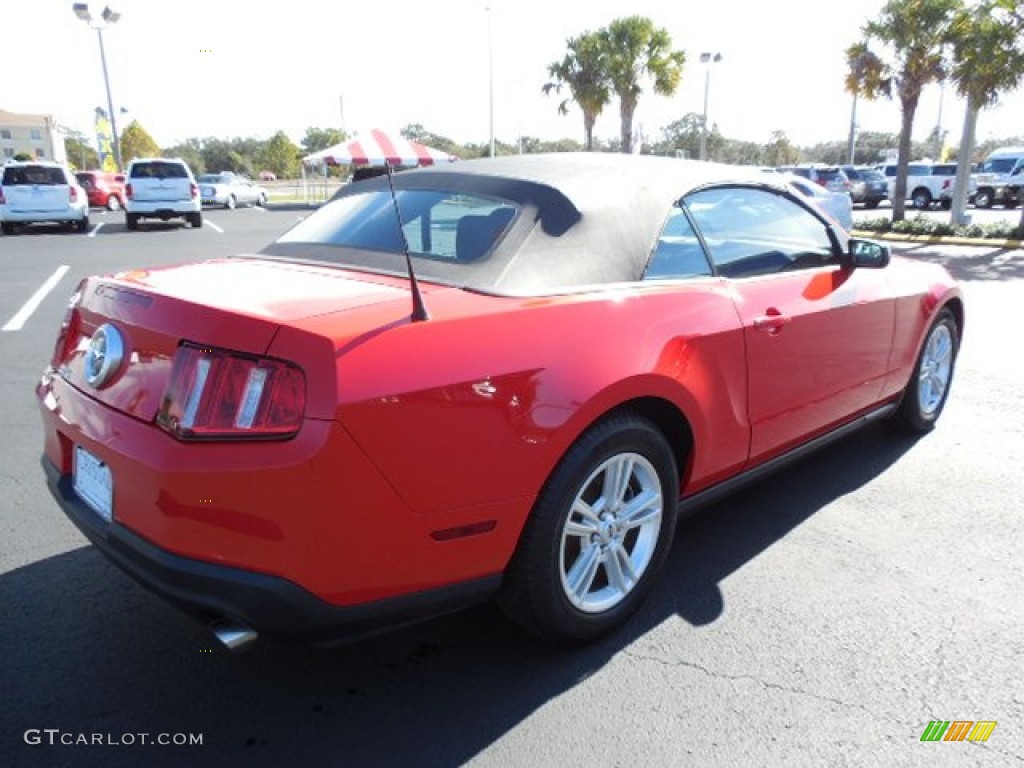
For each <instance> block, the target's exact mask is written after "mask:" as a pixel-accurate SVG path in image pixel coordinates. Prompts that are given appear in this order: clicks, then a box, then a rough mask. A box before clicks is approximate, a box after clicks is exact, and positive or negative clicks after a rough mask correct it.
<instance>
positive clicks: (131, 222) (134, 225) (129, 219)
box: [124, 213, 139, 231]
mask: <svg viewBox="0 0 1024 768" xmlns="http://www.w3.org/2000/svg"><path fill="white" fill-rule="evenodd" d="M124 225H125V227H127V228H128V229H131V230H133V231H134V230H136V229H138V228H139V214H137V213H126V214H125V215H124Z"/></svg>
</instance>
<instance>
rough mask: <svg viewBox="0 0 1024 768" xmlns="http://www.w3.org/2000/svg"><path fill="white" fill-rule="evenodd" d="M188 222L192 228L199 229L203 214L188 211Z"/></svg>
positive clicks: (201, 224)
mask: <svg viewBox="0 0 1024 768" xmlns="http://www.w3.org/2000/svg"><path fill="white" fill-rule="evenodd" d="M188 223H189V224H191V225H192V227H193V229H199V228H200V227H201V226H203V214H201V213H190V214H189V215H188Z"/></svg>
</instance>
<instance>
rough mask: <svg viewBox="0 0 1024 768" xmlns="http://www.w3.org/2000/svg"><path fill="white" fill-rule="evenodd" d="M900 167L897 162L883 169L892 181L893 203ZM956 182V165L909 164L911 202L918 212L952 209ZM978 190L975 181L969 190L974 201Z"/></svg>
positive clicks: (908, 185) (908, 176)
mask: <svg viewBox="0 0 1024 768" xmlns="http://www.w3.org/2000/svg"><path fill="white" fill-rule="evenodd" d="M897 168H898V166H897V165H896V163H888V164H885V165H882V166H880V167H879V170H880V171H881V172H882V173H883V174H884V175H885V177H886V179H887V180H888V183H889V199H890V200H892V199H893V198H894V196H895V191H896V172H897ZM955 182H956V163H931V162H927V161H917V162H913V163H908V164H907V199H908V200H910V201H911V203H912V204H913V206H914V207H915V208H917V209H918V210H922V211H925V210H928V209H929V208H931V207H932V206H933V205H935V204H938V205H939V206H941V207H942V208H946V209H948V208H949V207H950V206H951V205H952V201H953V186H954V183H955ZM975 188H976V187H975V182H974V180H973V179H972V180H971V181H970V187H969V188H968V193H967V195H968V199H972V198H973V196H974V194H975V192H974V190H975Z"/></svg>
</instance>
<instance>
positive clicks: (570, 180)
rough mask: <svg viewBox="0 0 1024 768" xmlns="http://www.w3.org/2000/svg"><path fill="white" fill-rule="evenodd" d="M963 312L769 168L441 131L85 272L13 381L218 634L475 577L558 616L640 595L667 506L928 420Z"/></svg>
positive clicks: (315, 618) (528, 623)
mask: <svg viewBox="0 0 1024 768" xmlns="http://www.w3.org/2000/svg"><path fill="white" fill-rule="evenodd" d="M414 276H415V279H414ZM238 286H244V290H240V289H239V288H238ZM963 323H964V307H963V299H962V296H961V292H960V290H959V288H958V287H957V285H956V283H955V282H954V281H953V280H952V279H951V278H950V276H949V274H948V273H947V272H946V271H945V270H944V269H943V268H942V267H940V266H938V265H934V264H928V263H924V262H922V261H914V260H909V259H908V260H904V259H899V258H890V253H889V250H888V247H887V246H885V245H882V244H879V243H873V242H870V241H866V240H860V239H856V238H851V237H850V236H849V235H848V234H847V233H846V232H845V231H844V230H843V229H842V228H840V227H836V226H834V225H833V223H832V222H831V221H830V220H829V219H828V218H827V217H826V216H824V214H822V212H821V211H820V209H819V208H818V207H817V206H815V205H813V204H812V203H810V202H809V201H808V200H807V198H804V197H803V196H802V195H800V194H799V193H797V192H795V191H793V190H791V189H790V188H788V187H787V186H785V184H784V183H782V182H780V181H778V180H776V179H774V178H773V175H772V174H764V173H761V172H759V171H755V170H750V169H743V168H739V167H734V166H723V165H717V164H713V163H698V162H692V161H685V160H676V159H673V158H664V157H643V156H628V155H615V154H598V153H594V154H591V153H574V154H566V155H539V154H538V155H522V156H509V157H498V158H485V159H477V160H467V161H463V162H460V163H457V164H455V165H453V166H448V167H445V168H434V169H422V170H413V171H407V172H405V173H401V174H397V175H395V176H394V177H392V178H390V179H388V178H376V179H368V180H365V181H362V182H359V183H358V184H353V185H351V186H349V187H348V188H347V192H346V193H344V194H341V195H340V196H338V197H336V198H335V199H334V200H333V201H331V202H329V203H327V204H325V205H324V206H322V207H321V208H319V209H318V210H317V211H315V212H313V213H312V214H311V215H310V216H309V217H307V218H305V219H304V220H302V221H300V222H299V223H298V224H296V225H295V226H294V227H293V228H292V229H290V230H289V231H288V232H286V233H285V234H283V235H282V236H281V237H280V238H279V239H278V240H277V241H275V242H274V243H272V244H271V245H269V246H268V247H267V248H266V249H265V250H264V251H263V252H261V253H259V254H249V255H241V256H238V257H235V258H217V259H213V260H210V261H202V262H197V263H191V264H183V265H177V266H168V267H162V268H153V267H147V268H146V269H141V270H135V271H120V272H118V273H116V274H111V275H106V276H97V277H91V278H88V279H86V280H84V281H83V282H82V283H81V284H80V285H79V286H78V288H77V290H76V291H75V293H74V296H73V297H72V301H71V303H70V306H69V309H68V311H67V314H66V316H65V320H64V322H63V324H62V326H61V329H60V332H59V334H58V338H57V343H56V345H55V350H54V353H53V358H52V360H51V363H50V365H49V367H48V368H47V369H46V370H45V372H44V373H43V375H42V377H41V380H40V381H39V383H38V385H37V390H36V395H37V400H38V404H39V408H40V412H41V415H42V420H43V432H44V454H45V458H44V461H43V465H44V468H45V472H46V475H47V478H48V484H49V488H50V490H51V492H52V494H53V495H54V497H55V499H56V500H57V502H58V503H59V504H60V506H61V507H62V508H63V509H64V511H65V512H66V513H67V515H68V516H69V517H70V518H71V519H72V520H73V521H74V522H75V524H76V525H77V526H78V527H79V528H80V529H81V530H82V531H83V532H84V534H85V535H86V536H87V537H88V538H89V539H90V540H91V541H92V542H93V543H94V544H95V545H96V547H97V548H98V549H100V550H101V551H102V552H104V553H105V554H106V555H107V556H108V557H109V558H110V559H111V560H112V561H113V562H114V563H116V564H117V565H118V566H120V567H121V568H123V569H124V570H126V571H127V572H128V573H129V574H131V575H132V576H133V577H134V578H136V579H138V580H139V581H140V582H141V583H142V584H144V585H145V586H147V587H148V588H150V589H151V590H154V591H155V592H157V593H159V594H162V595H164V596H166V597H167V598H169V599H170V600H171V601H172V602H173V603H175V604H176V605H178V606H180V607H182V608H184V609H185V610H187V611H189V612H190V613H191V614H193V615H194V616H196V617H197V618H199V619H200V620H202V621H204V622H207V623H211V624H213V625H214V626H215V630H216V632H217V634H218V637H220V638H221V639H222V640H223V641H224V642H225V643H230V644H237V643H240V642H243V641H247V640H251V639H253V637H254V633H260V632H262V633H266V634H269V635H277V636H284V637H291V638H296V639H300V640H305V641H310V642H317V643H331V642H335V641H337V640H338V639H339V638H343V637H350V636H352V635H356V634H362V633H365V632H368V631H371V630H374V629H379V628H380V627H382V626H387V625H389V624H393V623H395V622H397V623H408V622H410V621H413V620H416V619H419V618H423V617H426V616H432V615H435V614H437V613H440V612H444V611H449V610H454V609H458V608H462V607H464V606H467V605H470V604H473V603H476V602H479V601H482V600H486V599H489V598H492V597H495V598H496V599H497V600H498V603H499V605H500V606H501V607H502V608H503V609H504V610H505V611H506V612H507V613H508V614H509V615H510V616H511V617H513V618H514V619H515V620H516V621H518V622H520V623H521V624H522V625H523V626H524V627H526V628H528V629H529V630H531V631H533V632H535V633H537V634H538V635H540V636H541V637H544V638H547V639H550V640H554V641H557V642H583V641H588V640H594V639H596V638H599V637H601V636H604V635H606V634H607V633H609V632H611V631H612V630H613V629H614V628H616V627H617V626H619V625H621V624H622V623H623V622H624V621H626V620H627V619H628V618H629V616H630V615H631V614H632V613H633V612H634V611H635V610H636V609H637V608H638V607H639V605H640V604H641V602H642V601H643V599H644V596H645V595H646V594H647V593H648V592H649V591H650V589H651V587H652V585H653V583H654V580H655V578H656V576H657V574H658V572H659V570H660V569H661V566H662V565H663V563H664V561H665V559H666V558H667V557H668V556H669V553H670V551H671V549H672V537H673V532H674V530H675V527H676V520H677V519H678V517H679V516H680V515H681V514H685V513H689V512H691V511H693V510H695V509H697V508H698V507H700V506H702V505H706V504H708V503H710V502H711V501H713V500H714V499H717V498H719V497H720V496H721V495H722V494H724V493H726V492H727V491H729V490H731V489H734V488H737V487H739V486H741V485H742V484H744V483H746V482H750V481H753V480H755V479H757V478H759V477H761V476H763V475H764V474H765V473H766V472H767V471H769V470H773V469H777V468H779V467H781V466H783V465H784V464H785V463H786V462H787V461H789V460H794V459H796V458H798V457H799V456H801V455H804V454H805V453H806V452H807V451H808V450H809V449H811V448H814V447H817V446H820V445H822V444H825V443H827V442H828V441H830V440H833V439H836V438H839V437H841V436H843V435H845V434H847V433H849V432H850V431H851V430H853V429H855V428H857V427H859V426H861V425H863V424H866V423H869V422H872V421H875V420H879V419H889V420H891V422H892V423H894V424H896V425H898V426H900V427H901V428H906V429H910V430H914V431H926V430H929V429H931V428H932V427H933V425H934V424H935V422H936V420H937V419H938V418H939V417H940V414H941V413H942V410H943V405H944V404H945V402H946V398H947V396H948V394H949V391H950V385H951V381H952V377H953V367H954V362H955V359H956V354H957V349H958V342H959V339H960V332H961V329H962V328H963Z"/></svg>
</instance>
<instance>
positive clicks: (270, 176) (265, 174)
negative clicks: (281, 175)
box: [260, 171, 277, 181]
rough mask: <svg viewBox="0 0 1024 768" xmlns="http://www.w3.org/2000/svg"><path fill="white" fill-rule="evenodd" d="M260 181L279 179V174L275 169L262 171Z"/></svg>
mask: <svg viewBox="0 0 1024 768" xmlns="http://www.w3.org/2000/svg"><path fill="white" fill-rule="evenodd" d="M260 181H277V174H276V173H274V172H273V171H260Z"/></svg>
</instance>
